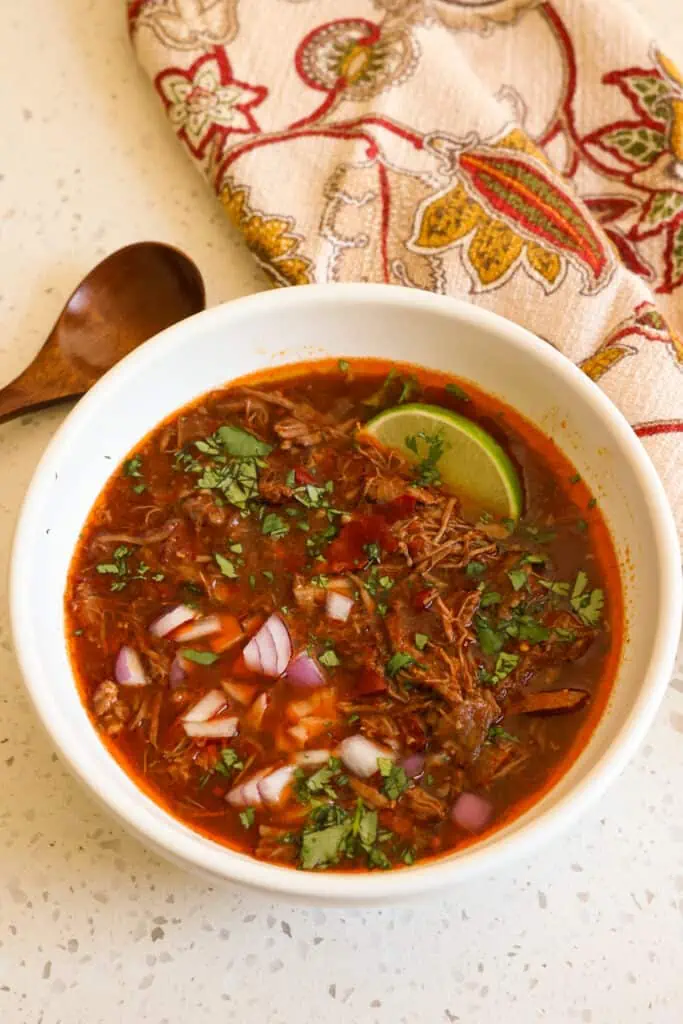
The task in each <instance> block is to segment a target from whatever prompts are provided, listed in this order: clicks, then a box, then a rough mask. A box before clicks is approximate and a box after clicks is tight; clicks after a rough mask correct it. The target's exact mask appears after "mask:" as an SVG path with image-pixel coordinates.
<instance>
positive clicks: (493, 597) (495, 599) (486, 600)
mask: <svg viewBox="0 0 683 1024" xmlns="http://www.w3.org/2000/svg"><path fill="white" fill-rule="evenodd" d="M501 601H502V598H501V596H500V594H498V593H497V592H496V591H495V590H487V591H486V593H485V594H482V595H481V600H480V601H479V607H480V608H490V607H491V605H494V604H500V602H501Z"/></svg>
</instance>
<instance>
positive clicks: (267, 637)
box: [242, 614, 292, 679]
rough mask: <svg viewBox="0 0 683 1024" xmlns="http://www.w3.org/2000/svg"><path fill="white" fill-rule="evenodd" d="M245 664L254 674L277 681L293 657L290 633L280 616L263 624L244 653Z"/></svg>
mask: <svg viewBox="0 0 683 1024" xmlns="http://www.w3.org/2000/svg"><path fill="white" fill-rule="evenodd" d="M242 654H243V657H244V663H245V665H246V666H247V668H248V669H251V671H252V672H259V673H260V674H261V675H264V676H270V677H271V678H272V679H277V677H278V676H281V675H282V673H283V672H284V671H285V669H286V668H287V665H288V664H289V659H290V658H291V657H292V642H291V640H290V638H289V632H288V631H287V627H286V626H285V624H284V622H283V621H282V619H281V618H280V616H279V615H275V614H274V615H271V616H270V618H269V619H267V620H266V622H264V623H263V625H262V626H261V628H260V629H259V631H258V633H257V634H256V636H253V637H252V638H251V640H250V641H249V643H248V644H247V646H246V647H245V648H244V651H243V652H242Z"/></svg>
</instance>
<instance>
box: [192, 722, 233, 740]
mask: <svg viewBox="0 0 683 1024" xmlns="http://www.w3.org/2000/svg"><path fill="white" fill-rule="evenodd" d="M238 725H239V719H237V718H212V719H211V721H210V722H183V729H184V730H185V732H186V733H187V735H188V736H192V737H193V738H195V739H199V738H201V737H205V738H206V739H229V738H230V737H231V736H235V735H236V734H237V728H238Z"/></svg>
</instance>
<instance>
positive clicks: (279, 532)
mask: <svg viewBox="0 0 683 1024" xmlns="http://www.w3.org/2000/svg"><path fill="white" fill-rule="evenodd" d="M261 532H262V533H263V534H264V535H265V536H266V537H272V538H273V540H280V539H281V538H282V537H286V536H287V534H288V533H289V526H288V524H287V523H286V522H285V521H284V519H281V518H280V516H279V515H277V513H275V512H269V513H268V515H267V516H264V518H263V522H262V523H261Z"/></svg>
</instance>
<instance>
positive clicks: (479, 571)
mask: <svg viewBox="0 0 683 1024" xmlns="http://www.w3.org/2000/svg"><path fill="white" fill-rule="evenodd" d="M485 572H486V566H485V565H484V563H483V562H476V561H474V562H468V563H467V565H466V566H465V575H466V576H469V577H470V578H471V579H472V578H474V579H477V578H478V577H479V576H483V574H484V573H485Z"/></svg>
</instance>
